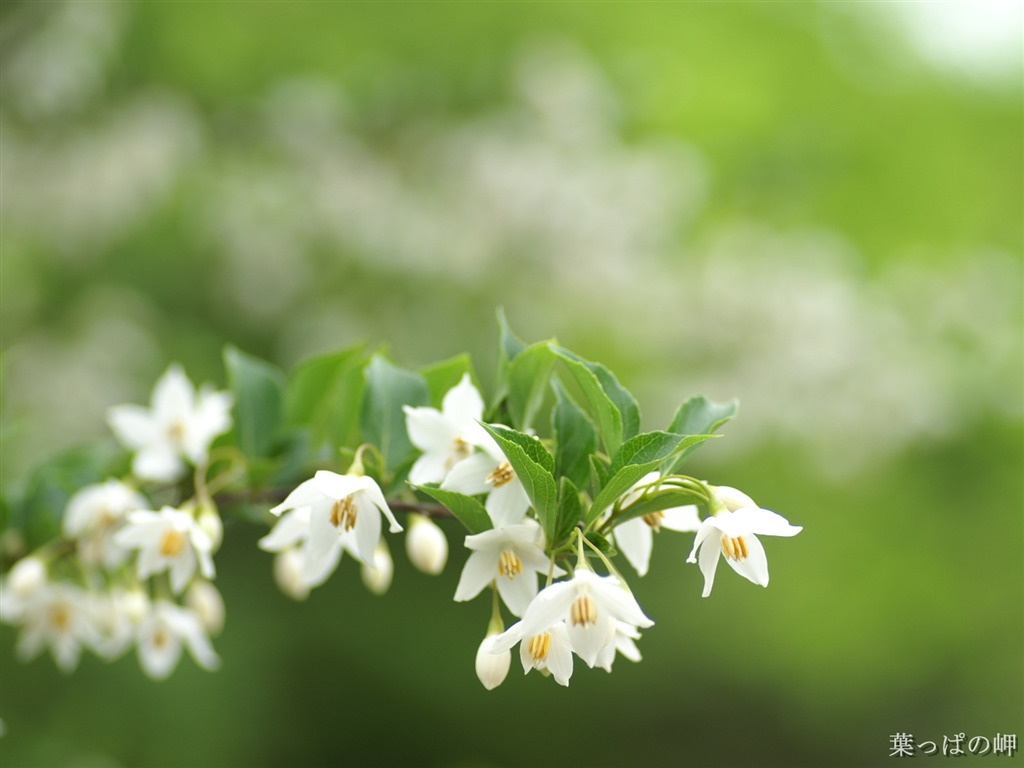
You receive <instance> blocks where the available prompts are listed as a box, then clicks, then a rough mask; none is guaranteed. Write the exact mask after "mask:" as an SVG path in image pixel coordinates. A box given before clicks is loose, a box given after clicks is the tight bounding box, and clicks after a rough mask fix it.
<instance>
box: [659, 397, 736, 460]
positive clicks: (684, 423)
mask: <svg viewBox="0 0 1024 768" xmlns="http://www.w3.org/2000/svg"><path fill="white" fill-rule="evenodd" d="M739 407H740V401H739V400H730V401H729V402H727V403H716V402H715V401H714V400H709V399H708V398H706V397H704V396H703V395H696V396H695V397H691V398H690V399H688V400H687V401H686V402H685V403H683V404H682V405H681V406H679V410H678V411H676V415H675V418H673V419H672V424H671V425H670V426H669V428H668V431H669V432H675V433H678V434H681V435H710V434H711V433H712V432H714V431H715V430H716V429H718V428H719V427H720V426H722V425H723V424H725V423H726V422H727V421H730V420H731V419H734V418H735V417H736V414H737V412H738V411H739ZM699 446H700V444H699V443H698V444H696V445H692V446H690V447H689V448H687V449H685V450H683V451H680V452H679V453H677V454H676V455H675V456H673V457H672V461H671V462H666V464H665V466H663V467H662V468H661V472H662V474H665V475H670V474H672V473H673V472H678V471H679V468H680V467H682V466H683V464H684V463H685V462H686V460H687V459H688V458H690V456H691V455H692V454H693V452H694V451H696V450H697V448H698V447H699Z"/></svg>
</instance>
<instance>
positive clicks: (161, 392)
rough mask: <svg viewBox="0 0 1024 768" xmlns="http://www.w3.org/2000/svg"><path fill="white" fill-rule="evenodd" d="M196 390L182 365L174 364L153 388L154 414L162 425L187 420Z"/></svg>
mask: <svg viewBox="0 0 1024 768" xmlns="http://www.w3.org/2000/svg"><path fill="white" fill-rule="evenodd" d="M194 399H195V389H193V387H192V382H191V381H189V379H188V376H186V375H185V371H184V370H183V369H182V367H181V366H180V365H178V364H177V363H174V364H173V365H171V366H170V367H169V368H168V369H167V370H166V371H165V372H164V375H163V376H161V377H160V378H159V379H158V380H157V382H156V386H155V387H153V397H152V403H153V414H154V416H155V417H156V420H157V421H158V422H159V423H160V424H164V425H166V424H171V423H174V422H175V421H178V420H185V419H186V418H187V417H188V415H189V414H191V413H192V403H193V400H194Z"/></svg>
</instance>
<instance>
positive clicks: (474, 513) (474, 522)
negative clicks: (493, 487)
mask: <svg viewBox="0 0 1024 768" xmlns="http://www.w3.org/2000/svg"><path fill="white" fill-rule="evenodd" d="M413 487H414V488H415V489H416V490H417V491H422V492H423V493H425V494H427V495H428V496H430V497H431V498H433V499H435V500H436V501H438V502H440V503H441V504H443V505H444V506H445V507H446V508H447V509H448V511H449V512H451V513H452V514H453V515H454V516H455V518H456V519H457V520H458V521H459V522H460V523H462V524H463V525H464V526H466V529H467V530H468V531H469V532H470V533H482V532H483V531H487V530H490V529H491V518H490V517H489V516H488V514H487V510H486V509H485V508H484V505H483V504H481V503H480V502H479V501H478V500H477V499H474V498H473V497H472V496H466V495H464V494H461V493H456V492H455V491H445V490H442V489H441V488H438V487H437V486H434V485H415V486H413Z"/></svg>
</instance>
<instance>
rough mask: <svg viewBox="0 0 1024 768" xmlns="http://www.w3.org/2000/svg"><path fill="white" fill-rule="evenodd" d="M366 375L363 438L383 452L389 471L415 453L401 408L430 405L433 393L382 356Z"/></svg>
mask: <svg viewBox="0 0 1024 768" xmlns="http://www.w3.org/2000/svg"><path fill="white" fill-rule="evenodd" d="M365 375H366V394H365V395H364V397H363V407H362V411H361V413H360V425H361V427H362V438H363V441H364V442H367V443H371V444H372V445H375V446H376V447H377V448H379V449H380V452H381V455H382V456H383V457H384V468H385V469H386V470H388V471H390V470H393V469H394V468H395V467H397V466H399V465H400V464H401V463H402V462H403V460H405V458H406V457H407V456H408V455H409V454H410V453H411V452H412V450H413V445H412V443H411V442H410V441H409V435H408V433H407V432H406V430H405V412H404V411H403V410H402V406H404V405H409V406H413V407H416V406H421V405H429V404H430V393H429V391H428V390H427V383H426V382H425V381H424V380H423V377H422V376H420V375H419V374H418V373H413V372H412V371H407V370H405V369H404V368H399V367H398V366H396V365H394V364H393V363H391V362H389V361H388V360H386V359H385V358H384V357H383V356H382V355H379V354H377V355H374V356H373V359H372V360H370V364H369V365H368V366H366V372H365Z"/></svg>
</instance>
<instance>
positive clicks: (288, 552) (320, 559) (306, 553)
mask: <svg viewBox="0 0 1024 768" xmlns="http://www.w3.org/2000/svg"><path fill="white" fill-rule="evenodd" d="M311 512H312V508H311V507H309V506H304V507H296V508H295V509H292V510H289V511H288V512H285V513H284V514H283V515H281V517H280V519H279V520H278V521H277V523H276V524H275V525H274V527H273V528H272V529H271V531H270V533H268V534H267V535H266V536H264V537H263V538H262V539H260V540H259V542H257V544H258V546H259V548H260V549H262V550H264V551H265V552H276V553H277V558H276V559H275V561H274V577H275V578H276V579H277V585H278V586H279V587H280V588H281V591H282V592H284V593H285V594H286V595H288V596H289V597H292V598H294V599H296V600H305V599H306V597H308V596H309V590H310V589H312V588H313V587H318V586H320V585H321V584H323V583H324V582H325V581H327V578H328V577H329V576H330V575H331V574H332V573H334V570H335V568H337V567H338V563H340V562H341V553H342V548H343V541H342V537H338V536H335V537H334V541H333V542H332V543H331V545H330V547H329V549H328V550H327V552H326V553H318V554H317V556H316V557H315V558H314V557H313V556H312V555H311V554H310V541H309V531H310V527H309V520H310V515H311Z"/></svg>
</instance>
